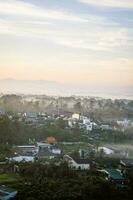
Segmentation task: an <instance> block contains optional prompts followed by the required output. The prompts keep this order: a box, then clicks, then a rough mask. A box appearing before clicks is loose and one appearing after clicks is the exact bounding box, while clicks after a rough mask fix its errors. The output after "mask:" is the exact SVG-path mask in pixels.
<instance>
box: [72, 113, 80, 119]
mask: <svg viewBox="0 0 133 200" xmlns="http://www.w3.org/2000/svg"><path fill="white" fill-rule="evenodd" d="M72 119H76V120H79V119H80V114H78V113H73V115H72Z"/></svg>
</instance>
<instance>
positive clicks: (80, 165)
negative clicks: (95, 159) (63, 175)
mask: <svg viewBox="0 0 133 200" xmlns="http://www.w3.org/2000/svg"><path fill="white" fill-rule="evenodd" d="M64 160H65V161H66V162H67V163H68V166H69V167H70V168H72V169H75V170H89V169H90V163H91V161H90V160H89V159H75V158H72V157H70V156H69V155H65V156H64Z"/></svg>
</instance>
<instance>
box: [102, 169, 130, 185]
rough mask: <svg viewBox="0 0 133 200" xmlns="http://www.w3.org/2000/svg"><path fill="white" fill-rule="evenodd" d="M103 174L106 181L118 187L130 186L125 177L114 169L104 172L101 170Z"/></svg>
mask: <svg viewBox="0 0 133 200" xmlns="http://www.w3.org/2000/svg"><path fill="white" fill-rule="evenodd" d="M99 171H100V172H102V173H103V174H105V177H106V180H108V181H110V182H111V183H113V184H115V185H117V186H126V185H127V184H128V180H127V179H126V178H125V177H124V176H123V174H122V173H121V171H120V170H118V169H114V168H107V169H104V170H99Z"/></svg>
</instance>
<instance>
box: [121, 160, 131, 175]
mask: <svg viewBox="0 0 133 200" xmlns="http://www.w3.org/2000/svg"><path fill="white" fill-rule="evenodd" d="M120 168H121V171H122V173H123V174H128V172H130V171H133V159H122V160H120Z"/></svg>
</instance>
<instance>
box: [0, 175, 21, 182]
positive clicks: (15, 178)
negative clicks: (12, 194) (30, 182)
mask: <svg viewBox="0 0 133 200" xmlns="http://www.w3.org/2000/svg"><path fill="white" fill-rule="evenodd" d="M18 179H19V176H17V175H14V174H5V173H4V174H0V184H11V183H14V182H17V181H18Z"/></svg>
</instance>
